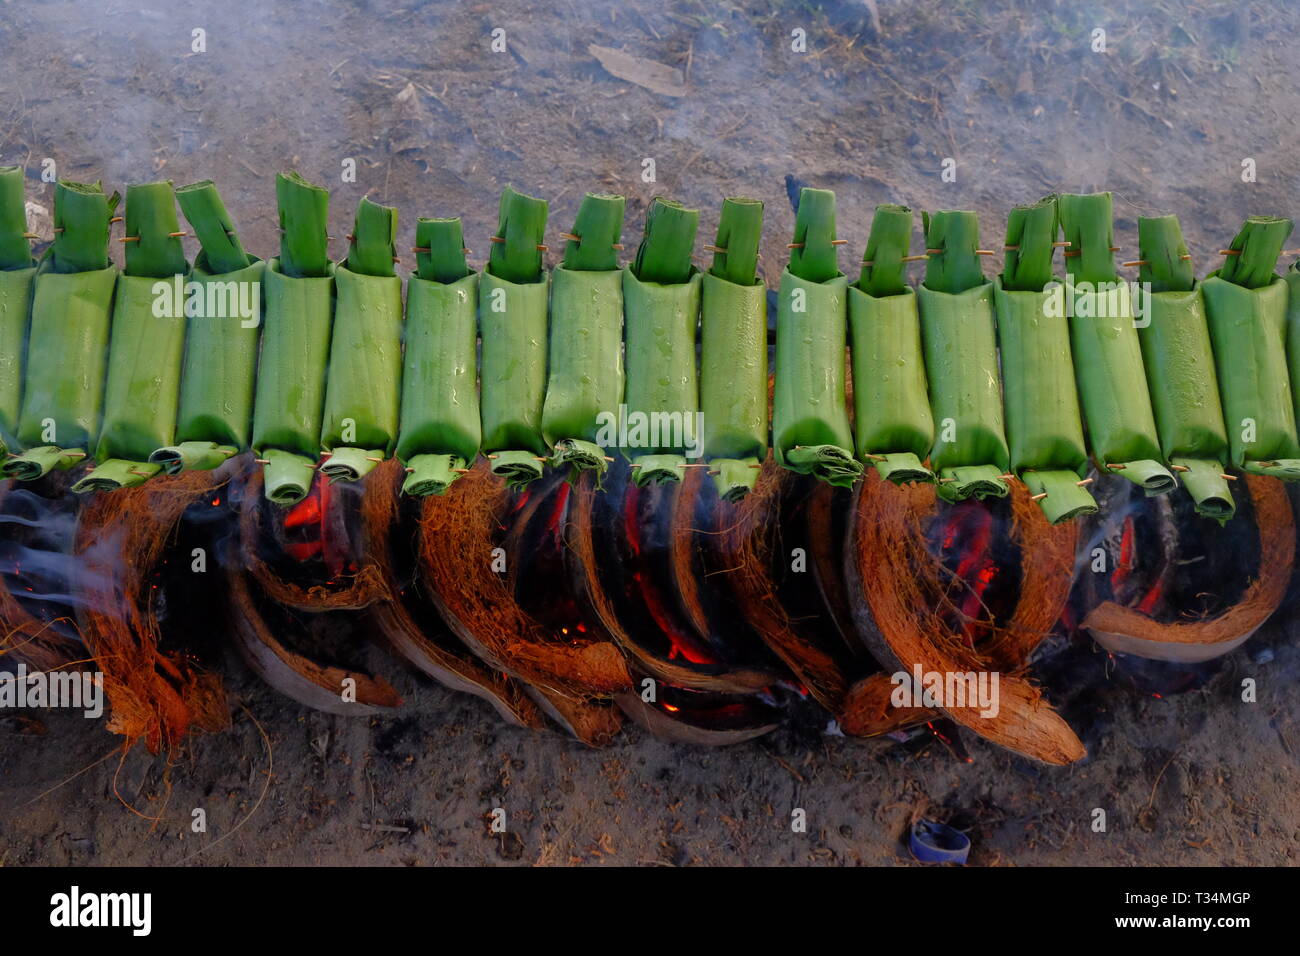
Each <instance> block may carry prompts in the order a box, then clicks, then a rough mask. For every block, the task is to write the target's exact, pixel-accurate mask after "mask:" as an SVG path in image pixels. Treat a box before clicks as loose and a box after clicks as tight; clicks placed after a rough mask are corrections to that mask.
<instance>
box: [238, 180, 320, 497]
mask: <svg viewBox="0 0 1300 956" xmlns="http://www.w3.org/2000/svg"><path fill="white" fill-rule="evenodd" d="M275 194H276V202H277V205H278V206H279V211H280V255H279V256H278V257H277V258H275V259H272V260H271V261H270V262H268V263H267V264H266V272H265V275H264V282H265V286H264V290H263V291H264V293H265V309H264V321H265V328H264V329H263V330H262V352H261V359H260V362H259V364H258V369H257V398H256V401H255V403H254V406H253V450H254V451H255V452H257V454H258V456H259V459H260V460H261V461H262V462H263V463H264V464H265V466H266V475H265V484H264V489H263V491H264V494H265V495H266V497H267V498H268V499H270V500H271V501H274V502H276V503H278V504H282V505H291V504H295V503H297V502H299V501H301V500H302V499H303V498H305V497H306V496H307V492H308V491H310V490H311V483H312V479H313V478H314V477H315V473H316V461H317V458H318V457H319V453H320V435H321V420H322V411H323V408H324V404H325V371H326V366H327V364H328V362H329V355H330V334H331V331H332V329H333V323H334V264H333V263H331V262H330V259H329V234H328V232H327V223H328V217H329V193H328V192H326V191H325V190H324V189H323V188H321V187H320V186H314V185H312V184H311V183H309V182H307V181H306V180H305V179H303V178H302V177H301V176H299V175H298V174H297V173H288V174H281V175H279V176H277V177H276V181H275Z"/></svg>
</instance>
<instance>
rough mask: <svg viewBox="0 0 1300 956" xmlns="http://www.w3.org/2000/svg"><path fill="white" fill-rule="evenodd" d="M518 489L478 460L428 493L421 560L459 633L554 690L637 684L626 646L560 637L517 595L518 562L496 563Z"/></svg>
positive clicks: (593, 690) (600, 693) (570, 693)
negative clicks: (442, 488)
mask: <svg viewBox="0 0 1300 956" xmlns="http://www.w3.org/2000/svg"><path fill="white" fill-rule="evenodd" d="M512 497H513V493H512V492H510V491H508V490H507V489H506V487H505V485H504V484H503V483H501V482H500V481H499V480H497V479H495V478H493V476H492V475H491V473H490V471H489V470H488V467H487V463H486V462H485V461H483V460H480V461H478V462H477V463H476V464H475V466H474V467H473V468H472V469H470V472H469V473H468V474H466V475H463V476H462V477H461V478H460V479H459V480H457V481H456V482H455V483H454V484H453V485H452V486H451V488H450V489H448V491H447V493H446V494H444V495H430V496H429V497H427V498H426V499H425V500H424V506H423V510H422V513H421V517H420V545H419V547H420V564H421V569H422V572H423V578H424V585H425V586H426V587H427V589H428V593H429V595H430V597H431V598H432V599H433V602H434V604H435V605H436V606H437V607H438V609H439V611H440V612H441V613H442V615H443V617H444V618H445V619H446V621H447V623H448V624H449V625H450V626H451V628H452V630H453V631H454V632H455V634H456V636H457V637H459V638H460V639H461V640H462V641H463V642H464V643H465V645H466V646H467V647H469V648H470V650H472V651H473V652H474V653H475V654H476V655H478V656H479V657H480V658H481V659H483V660H484V661H486V662H487V663H488V664H489V665H490V666H492V667H494V668H497V669H499V670H503V671H505V672H506V673H507V674H510V675H511V676H513V677H516V678H518V679H520V680H522V681H524V682H526V683H528V684H531V685H533V686H534V687H536V688H537V689H539V690H541V691H543V692H544V693H545V694H546V695H547V699H548V700H550V701H551V702H552V703H554V696H552V695H555V696H559V697H562V698H565V699H568V700H578V701H581V700H585V699H589V698H596V697H607V696H609V695H611V694H615V693H617V692H619V691H623V690H628V689H630V687H631V681H632V678H631V675H630V674H629V673H628V669H627V664H626V663H625V661H624V659H623V655H622V653H620V651H619V650H618V648H617V647H615V646H614V645H613V644H612V643H610V642H609V641H607V640H601V639H596V640H590V639H586V638H584V637H583V636H581V635H571V636H569V637H568V638H566V639H564V640H557V639H556V638H555V637H554V636H552V635H549V634H548V633H547V632H546V629H545V628H543V627H542V626H541V625H540V624H539V623H538V622H537V621H535V620H534V619H533V618H532V617H531V616H530V615H529V614H528V613H527V612H525V611H524V610H523V608H521V607H520V606H519V604H518V602H517V601H516V600H515V598H514V591H515V589H514V581H513V575H514V574H515V568H514V566H513V564H514V562H510V561H508V562H507V568H506V571H505V572H504V573H497V572H496V571H494V570H493V569H492V564H493V554H492V551H493V549H494V548H495V547H497V546H498V545H497V544H496V543H495V542H496V539H497V534H498V533H499V531H500V530H501V528H502V527H503V526H504V521H503V519H504V515H505V511H506V509H507V508H508V507H509V504H510V502H511V499H512Z"/></svg>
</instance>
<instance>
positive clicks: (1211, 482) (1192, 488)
mask: <svg viewBox="0 0 1300 956" xmlns="http://www.w3.org/2000/svg"><path fill="white" fill-rule="evenodd" d="M1138 250H1139V253H1140V255H1141V262H1142V266H1141V270H1142V271H1141V273H1140V275H1139V277H1140V279H1141V281H1142V283H1143V288H1144V289H1149V290H1150V291H1149V292H1144V293H1143V296H1144V298H1145V308H1144V318H1145V321H1144V322H1142V323H1139V325H1138V338H1139V340H1140V341H1141V343H1142V361H1143V364H1144V365H1145V366H1146V372H1147V384H1148V385H1149V386H1150V388H1151V404H1152V407H1153V409H1154V411H1155V416H1156V430H1157V431H1158V432H1159V435H1160V450H1161V451H1162V452H1163V453H1164V456H1165V462H1166V463H1167V464H1168V465H1169V467H1170V468H1171V469H1173V470H1174V471H1176V472H1177V473H1178V475H1179V477H1180V478H1182V481H1183V485H1184V486H1185V487H1186V488H1187V491H1188V493H1189V494H1191V496H1192V500H1193V501H1194V502H1195V505H1196V510H1197V512H1198V513H1200V514H1203V515H1205V516H1206V517H1210V518H1215V519H1216V520H1218V521H1227V520H1228V519H1229V518H1231V517H1232V515H1233V512H1234V511H1235V510H1236V505H1235V503H1234V502H1233V500H1232V492H1231V491H1230V490H1229V489H1228V480H1227V479H1226V478H1224V477H1223V475H1224V469H1225V467H1226V466H1227V463H1228V455H1229V446H1228V435H1227V430H1226V429H1225V428H1224V424H1223V406H1222V404H1221V403H1220V401H1219V383H1218V377H1217V375H1216V374H1215V371H1214V352H1213V350H1212V349H1211V347H1210V330H1209V326H1208V324H1207V322H1206V318H1205V301H1204V299H1203V298H1202V296H1201V290H1200V288H1199V286H1198V285H1197V283H1196V280H1195V279H1194V278H1193V275H1192V263H1191V256H1190V255H1189V254H1188V252H1187V246H1186V245H1185V244H1184V243H1183V233H1182V230H1181V229H1180V228H1179V226H1178V219H1177V217H1175V216H1163V217H1159V218H1146V217H1143V218H1140V219H1138Z"/></svg>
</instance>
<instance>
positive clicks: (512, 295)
mask: <svg viewBox="0 0 1300 956" xmlns="http://www.w3.org/2000/svg"><path fill="white" fill-rule="evenodd" d="M615 276H616V277H617V273H615ZM478 288H479V326H480V329H481V336H482V339H483V353H482V356H481V362H482V367H481V368H480V370H479V376H480V378H481V380H482V386H481V392H482V394H481V396H480V398H479V402H480V405H481V407H482V422H483V426H482V427H483V451H484V453H485V454H487V456H488V461H489V462H490V463H491V467H492V473H493V474H495V475H500V476H501V477H502V478H504V479H505V481H506V484H507V485H508V486H510V487H511V488H522V487H524V486H525V485H527V484H528V483H529V482H531V481H534V480H536V479H538V478H540V477H541V476H542V465H543V463H544V462H545V460H546V459H545V455H546V454H547V451H548V449H547V443H546V439H545V438H543V437H542V423H543V414H542V408H543V402H544V401H545V398H546V349H547V342H546V336H547V295H548V293H549V292H550V283H549V282H548V281H547V278H546V274H545V273H543V274H542V276H541V278H540V279H539V280H538V281H536V282H511V281H509V280H507V279H500V278H498V277H496V276H494V275H492V273H490V272H484V273H483V275H482V277H481V278H480V279H479V287H478Z"/></svg>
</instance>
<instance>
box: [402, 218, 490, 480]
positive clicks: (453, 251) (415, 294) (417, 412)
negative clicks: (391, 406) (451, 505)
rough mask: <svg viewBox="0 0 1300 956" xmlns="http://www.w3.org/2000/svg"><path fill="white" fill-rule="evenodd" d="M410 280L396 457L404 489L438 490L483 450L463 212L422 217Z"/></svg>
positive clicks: (473, 284) (473, 285)
mask: <svg viewBox="0 0 1300 956" xmlns="http://www.w3.org/2000/svg"><path fill="white" fill-rule="evenodd" d="M415 240H416V267H417V268H416V271H415V273H414V274H412V276H411V278H410V279H409V280H408V282H407V285H406V351H405V354H404V357H403V369H402V417H401V424H400V427H399V428H398V439H397V457H398V458H399V459H400V460H401V462H402V464H403V465H405V466H406V481H405V482H404V483H403V485H402V490H403V491H404V492H406V493H407V494H408V495H440V494H442V493H443V492H444V491H446V490H447V488H448V487H449V486H450V485H451V483H452V482H453V481H455V480H456V479H457V478H459V477H460V476H461V475H462V474H464V473H465V470H466V469H467V468H468V467H469V466H470V464H472V463H473V461H474V459H475V458H476V457H478V448H479V440H480V439H481V437H482V434H483V433H482V423H481V421H480V417H479V400H478V282H479V277H478V273H477V272H474V271H473V270H472V269H470V268H469V266H468V264H466V262H465V239H464V235H463V233H462V231H461V225H460V220H459V219H421V220H420V221H419V222H418V223H417V224H416V227H415Z"/></svg>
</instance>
